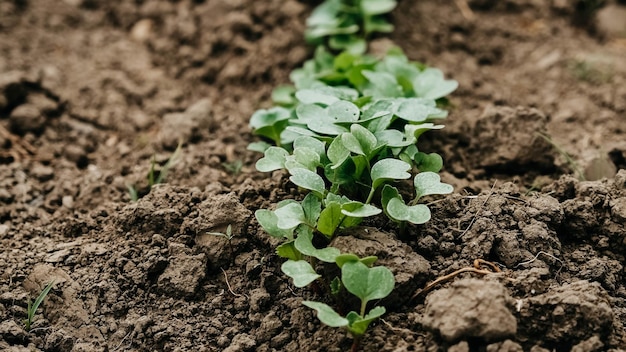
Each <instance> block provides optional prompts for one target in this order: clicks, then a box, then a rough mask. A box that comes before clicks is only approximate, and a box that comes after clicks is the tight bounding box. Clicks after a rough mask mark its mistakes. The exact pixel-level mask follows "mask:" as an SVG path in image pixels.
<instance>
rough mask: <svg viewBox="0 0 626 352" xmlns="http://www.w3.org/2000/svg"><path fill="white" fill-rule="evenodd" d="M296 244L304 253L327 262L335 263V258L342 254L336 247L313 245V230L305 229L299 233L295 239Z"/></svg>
mask: <svg viewBox="0 0 626 352" xmlns="http://www.w3.org/2000/svg"><path fill="white" fill-rule="evenodd" d="M295 246H296V248H297V249H298V250H299V251H300V252H301V253H302V254H304V255H308V256H311V257H315V258H317V259H319V260H321V261H323V262H326V263H334V262H335V258H337V256H338V255H339V254H341V251H340V250H339V249H337V248H335V247H326V248H322V249H317V248H315V246H313V233H312V232H311V231H303V232H302V233H300V234H298V237H297V238H296V240H295Z"/></svg>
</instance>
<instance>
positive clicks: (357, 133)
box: [350, 124, 378, 157]
mask: <svg viewBox="0 0 626 352" xmlns="http://www.w3.org/2000/svg"><path fill="white" fill-rule="evenodd" d="M350 133H351V134H352V135H353V136H354V137H356V139H357V140H358V141H359V144H360V145H361V148H362V149H363V151H364V152H365V155H367V156H368V157H372V155H371V153H372V152H373V151H374V149H376V146H377V144H378V140H377V139H376V136H375V135H374V134H373V133H372V132H370V131H369V130H368V129H367V128H365V127H363V126H360V125H356V124H355V125H352V126H351V127H350Z"/></svg>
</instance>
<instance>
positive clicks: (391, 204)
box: [248, 0, 458, 350]
mask: <svg viewBox="0 0 626 352" xmlns="http://www.w3.org/2000/svg"><path fill="white" fill-rule="evenodd" d="M395 6H396V1H394V0H326V1H324V2H323V3H322V4H321V5H320V6H319V7H318V8H316V9H315V11H314V12H313V14H312V15H311V17H310V18H309V20H308V21H307V33H306V36H307V39H309V40H310V41H313V42H315V43H317V44H318V47H317V49H316V51H315V56H314V58H313V59H311V60H308V61H307V62H305V63H304V65H303V67H302V68H300V69H297V70H295V71H293V72H292V73H291V75H290V78H291V81H292V83H293V86H283V87H278V88H276V89H275V90H274V91H273V93H272V99H273V101H274V102H275V103H276V104H277V105H276V106H274V107H272V108H270V109H267V110H265V109H262V110H258V111H256V112H255V113H254V114H253V115H252V117H251V118H250V126H251V127H252V128H253V130H254V132H255V134H257V135H259V136H260V137H261V138H262V141H260V142H255V143H251V144H250V145H249V147H248V148H249V149H250V150H255V151H258V152H261V153H263V157H262V158H261V159H259V160H258V162H257V163H256V168H257V170H259V171H261V172H272V171H276V170H285V171H286V172H287V173H288V174H289V180H290V181H291V182H292V183H293V184H295V185H297V186H298V187H299V188H300V189H301V190H304V191H306V192H308V193H307V194H306V196H305V197H304V198H303V199H302V201H296V200H292V199H286V200H283V201H280V202H279V203H278V204H276V206H275V208H274V209H273V210H270V209H259V210H257V211H256V212H255V217H256V219H257V221H258V223H259V224H260V225H261V227H263V229H264V230H265V231H266V232H267V233H268V234H269V235H270V236H272V237H275V238H278V239H280V240H281V244H280V245H279V246H278V247H277V249H276V252H277V254H278V255H279V256H281V257H283V258H285V259H286V261H285V262H284V263H283V265H282V266H281V270H282V271H283V272H284V273H285V274H286V275H287V276H289V277H290V278H292V280H293V283H294V285H295V286H296V287H305V286H307V285H310V284H312V283H314V282H318V283H320V284H323V285H326V284H329V287H328V289H329V290H328V291H329V292H331V293H333V295H336V294H337V293H339V292H341V291H342V290H344V289H345V290H346V291H347V292H349V293H350V294H352V295H354V296H356V297H357V298H359V299H360V302H361V304H360V307H359V309H357V310H354V311H350V312H349V313H348V314H347V315H345V316H342V315H341V314H339V313H337V312H336V311H335V310H334V309H333V308H332V307H331V306H329V305H327V304H325V303H322V302H315V301H305V302H303V304H304V305H306V306H308V307H310V308H312V309H315V310H316V311H317V316H318V318H319V319H320V321H322V323H324V324H326V325H329V326H334V327H344V328H346V329H347V330H348V331H349V332H350V333H351V334H352V335H353V336H354V345H353V350H356V349H357V348H358V346H359V343H360V340H361V337H362V336H363V335H364V333H365V331H366V329H367V327H368V326H369V324H370V323H371V322H372V321H374V320H375V319H377V318H378V317H380V316H381V315H382V314H384V313H385V308H384V307H382V306H376V307H372V308H371V309H370V310H369V311H368V310H367V308H368V303H369V302H371V301H373V300H379V299H382V298H385V297H387V296H388V295H389V293H390V292H391V291H392V290H393V288H394V285H395V280H394V276H393V274H392V273H391V271H390V270H389V269H388V268H386V267H384V266H377V267H372V265H373V263H374V262H375V261H376V259H377V258H376V257H365V258H359V257H357V256H356V255H354V254H342V253H341V251H340V250H339V249H337V248H334V247H332V246H331V245H330V244H331V241H332V240H333V238H335V237H336V236H337V235H338V234H339V233H340V232H344V233H348V231H346V230H347V229H349V228H351V227H354V226H357V225H359V224H360V223H361V222H362V221H363V219H365V218H368V217H372V216H377V215H379V214H385V215H386V216H387V217H388V218H389V219H391V220H392V221H395V222H398V223H400V226H401V228H404V226H405V225H406V224H407V223H412V224H422V223H425V222H427V221H428V220H429V219H430V217H431V214H430V210H429V208H428V206H427V205H425V204H419V203H418V202H419V201H420V200H421V199H422V197H424V196H427V195H433V194H448V193H451V192H452V190H453V189H452V186H450V185H447V184H445V183H442V182H441V180H440V177H439V175H438V174H437V172H439V170H441V168H442V166H443V160H442V158H441V157H440V156H439V155H438V154H436V153H425V152H422V151H420V150H419V149H418V148H417V143H418V139H419V137H420V136H421V135H422V134H423V133H424V132H426V131H429V130H438V129H441V128H443V125H439V124H437V121H438V120H440V119H443V118H445V117H446V116H447V112H446V111H445V110H443V109H441V108H440V107H441V106H442V105H445V103H446V102H447V101H446V99H445V96H446V95H448V94H450V93H451V92H453V91H454V90H455V89H456V88H457V86H458V84H457V82H456V81H453V80H446V79H445V78H444V75H443V73H442V72H441V71H440V70H438V69H434V68H429V67H426V66H424V65H422V64H420V63H416V62H412V61H409V60H408V59H407V57H406V56H405V55H404V54H403V53H402V51H401V50H400V49H397V48H394V49H392V50H390V51H389V52H387V54H386V55H385V56H384V57H382V58H376V57H372V56H368V55H364V52H365V51H366V46H367V44H366V39H367V37H368V36H369V35H370V34H371V33H374V32H389V31H391V30H392V29H393V27H392V25H391V24H390V23H388V22H386V20H385V18H384V15H385V14H386V13H388V12H389V11H391V10H392V9H393V8H394V7H395ZM324 44H326V45H328V47H329V48H330V50H331V51H338V50H343V52H342V53H340V54H338V55H337V56H335V55H333V54H332V53H331V52H330V51H329V50H328V48H327V47H325V46H324ZM411 178H413V180H412V184H413V186H414V189H415V191H414V197H413V199H412V200H410V201H409V202H408V203H407V202H405V200H404V199H403V197H402V196H401V195H400V192H399V191H398V189H397V188H396V187H394V186H393V185H392V184H394V183H401V182H404V183H406V182H407V180H409V179H411ZM318 262H323V263H327V264H329V265H333V264H335V265H337V266H338V267H339V268H340V270H341V278H338V277H336V278H334V279H333V280H332V281H331V280H328V279H326V278H324V277H322V275H320V274H319V273H318V272H317V271H316V269H315V268H316V263H318Z"/></svg>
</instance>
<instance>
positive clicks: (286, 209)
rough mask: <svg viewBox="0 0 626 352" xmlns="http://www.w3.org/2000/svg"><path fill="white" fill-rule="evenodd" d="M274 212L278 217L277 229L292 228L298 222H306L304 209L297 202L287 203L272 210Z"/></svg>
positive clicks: (298, 223)
mask: <svg viewBox="0 0 626 352" xmlns="http://www.w3.org/2000/svg"><path fill="white" fill-rule="evenodd" d="M274 214H276V217H277V218H278V222H277V223H276V225H277V226H278V228H279V229H283V230H288V229H293V228H295V227H296V226H298V225H300V224H303V223H306V217H305V215H304V210H303V209H302V206H301V205H300V204H299V203H297V202H292V203H288V204H286V205H284V206H282V207H280V208H278V209H276V210H274Z"/></svg>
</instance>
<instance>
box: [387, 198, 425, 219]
mask: <svg viewBox="0 0 626 352" xmlns="http://www.w3.org/2000/svg"><path fill="white" fill-rule="evenodd" d="M386 210H387V214H388V215H389V217H390V218H392V219H393V220H396V221H408V222H410V223H413V224H423V223H426V222H428V220H430V209H428V207H427V206H426V205H424V204H417V205H412V206H408V205H406V204H405V203H404V201H403V200H402V199H400V198H392V199H390V200H389V202H388V203H387V207H386Z"/></svg>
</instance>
